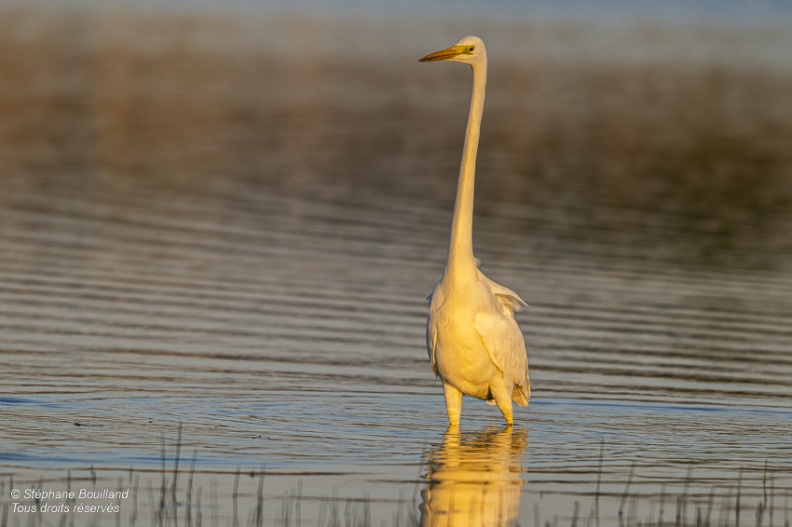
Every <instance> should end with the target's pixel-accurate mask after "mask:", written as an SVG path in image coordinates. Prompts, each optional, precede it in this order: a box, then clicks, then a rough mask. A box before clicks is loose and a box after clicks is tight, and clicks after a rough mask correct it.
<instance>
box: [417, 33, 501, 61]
mask: <svg viewBox="0 0 792 527" xmlns="http://www.w3.org/2000/svg"><path fill="white" fill-rule="evenodd" d="M436 60H451V61H454V62H462V63H464V64H470V65H471V66H473V65H475V64H479V63H481V62H484V61H486V60H487V51H486V48H485V47H484V41H483V40H481V39H480V38H478V37H474V36H472V35H471V36H469V37H465V38H462V39H460V40H459V41H458V42H457V43H456V44H454V45H453V46H451V47H450V48H446V49H441V50H440V51H435V52H434V53H430V54H428V55H427V56H425V57H424V58H422V59H421V60H420V61H419V62H433V61H436Z"/></svg>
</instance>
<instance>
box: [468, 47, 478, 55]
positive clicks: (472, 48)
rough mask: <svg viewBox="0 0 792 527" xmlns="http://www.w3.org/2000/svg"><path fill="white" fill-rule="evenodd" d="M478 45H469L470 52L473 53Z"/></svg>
mask: <svg viewBox="0 0 792 527" xmlns="http://www.w3.org/2000/svg"><path fill="white" fill-rule="evenodd" d="M474 49H476V46H468V53H472V52H473V50H474Z"/></svg>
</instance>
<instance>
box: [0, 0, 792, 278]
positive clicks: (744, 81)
mask: <svg viewBox="0 0 792 527" xmlns="http://www.w3.org/2000/svg"><path fill="white" fill-rule="evenodd" d="M458 22H459V21H455V23H446V24H442V23H437V21H427V20H412V19H410V18H409V17H405V18H404V19H403V20H398V21H396V22H393V23H388V22H386V21H384V20H366V19H363V20H351V21H350V20H345V19H344V18H343V17H341V16H339V17H337V18H333V17H329V18H327V19H322V18H320V17H318V16H314V17H311V16H308V15H306V16H300V15H297V14H291V15H289V14H285V13H275V14H273V15H271V16H265V15H262V14H256V15H255V16H244V13H242V14H240V13H236V14H233V13H232V14H228V13H225V14H224V13H219V12H200V11H199V12H198V13H190V12H187V11H179V10H171V11H164V12H163V11H159V10H145V9H139V10H134V9H131V8H122V7H118V6H116V7H114V8H107V9H99V8H97V9H88V8H85V9H79V8H72V9H67V8H52V7H50V8H39V9H35V8H32V7H31V8H27V7H15V8H5V9H2V10H0V71H2V78H0V112H2V118H0V171H1V173H2V178H3V180H4V184H5V185H9V184H10V182H11V181H12V180H16V181H17V183H18V184H24V185H30V184H35V183H34V182H32V181H30V178H31V174H35V173H37V172H38V173H42V171H41V169H44V168H55V167H57V172H59V173H61V174H63V175H64V177H68V173H69V172H87V173H90V174H92V176H91V178H90V182H91V184H93V182H94V181H101V182H104V183H105V184H112V182H113V181H114V180H117V179H119V178H120V179H124V178H127V179H128V178H135V180H137V181H138V182H141V181H145V182H146V184H153V185H156V184H159V183H161V184H168V185H174V184H178V185H185V186H194V185H202V184H204V183H205V182H206V181H207V180H214V181H219V180H229V181H236V180H245V179H246V178H248V179H255V180H257V181H262V180H263V181H264V182H265V183H266V184H268V185H273V186H274V187H283V186H285V187H289V188H293V189H303V190H304V191H306V192H309V191H310V189H311V188H312V185H313V184H314V183H315V182H316V181H317V180H321V181H322V182H323V183H329V185H327V186H328V187H331V188H332V187H337V188H338V189H339V192H344V190H343V189H349V188H355V189H357V191H359V192H362V191H363V190H368V191H372V192H379V193H384V192H388V191H389V189H390V190H398V191H399V192H400V193H401V192H404V193H406V194H407V195H412V196H417V197H419V198H418V199H426V200H437V201H438V202H442V204H443V205H444V206H447V205H448V204H449V203H450V200H451V199H452V197H453V192H452V191H450V189H451V190H452V189H453V185H454V177H455V170H456V163H457V158H458V151H459V148H460V146H459V145H460V138H461V135H462V134H461V131H462V128H463V126H464V118H465V115H466V100H467V97H468V96H469V92H468V87H467V84H468V81H467V77H466V75H467V72H466V71H464V68H453V67H448V68H446V67H439V68H431V71H429V69H428V68H427V66H426V65H419V64H418V63H417V57H419V56H420V55H421V54H422V53H424V52H425V51H426V50H429V49H434V48H435V47H437V46H442V45H444V44H445V43H446V41H447V39H448V38H456V37H455V36H453V37H452V36H450V35H455V33H454V31H458V29H457V27H459V26H463V24H459V23H458ZM469 25H470V26H472V27H475V28H477V29H478V30H480V32H481V33H482V34H483V35H484V36H485V37H487V36H489V37H490V41H491V44H490V48H491V49H490V54H491V66H490V84H489V89H488V100H487V109H486V113H485V121H484V130H483V136H482V145H481V154H480V174H481V177H480V178H479V182H478V190H479V193H478V195H477V199H478V202H477V207H478V208H477V213H479V214H481V215H495V214H496V213H495V212H494V209H495V208H501V209H503V208H504V207H508V206H509V204H520V206H523V207H533V208H534V210H535V211H536V215H537V216H538V217H542V216H546V217H548V218H557V217H558V216H559V215H560V214H562V215H563V216H565V217H566V218H567V219H566V220H565V223H566V224H567V226H568V228H569V232H567V233H562V234H563V235H568V236H576V235H577V233H576V228H575V226H576V225H577V224H579V223H583V224H585V225H586V227H587V229H586V236H587V237H591V236H603V237H606V238H608V239H603V240H597V241H599V242H603V241H604V242H611V243H610V245H611V246H612V247H613V250H614V251H616V250H618V248H617V247H616V246H617V245H625V244H628V245H631V249H630V250H636V249H637V250H640V251H643V252H644V253H645V255H646V257H647V258H659V259H661V260H662V259H663V258H669V257H670V258H672V259H673V260H675V261H676V262H677V263H679V264H681V265H687V264H691V265H696V264H701V263H704V264H714V265H718V266H724V267H729V268H734V269H744V268H762V269H775V270H778V269H777V268H778V267H779V266H781V267H786V265H787V263H786V262H787V259H777V258H774V257H773V255H774V254H778V253H779V252H782V253H788V252H789V251H790V250H792V246H791V245H790V244H792V241H791V240H792V236H790V234H792V233H791V232H790V229H791V228H792V227H790V225H791V224H790V212H789V211H790V204H791V203H792V202H791V201H790V200H791V198H792V183H791V181H792V148H790V145H792V102H791V98H790V97H789V94H790V93H792V59H790V58H789V57H790V50H792V43H791V42H790V41H792V37H790V35H789V32H787V31H784V30H783V28H781V27H778V28H773V27H770V28H768V27H763V26H758V27H754V26H747V27H739V26H734V27H718V26H712V27H707V26H706V25H702V24H698V25H696V24H690V25H684V24H677V25H674V24H666V25H657V26H655V25H652V24H651V23H649V22H634V23H632V24H630V25H627V26H626V27H622V26H619V25H618V24H613V26H612V27H609V26H607V25H600V26H597V25H585V24H584V23H583V22H580V23H575V22H571V21H566V22H564V21H556V22H548V21H538V22H536V23H531V22H523V23H517V22H511V23H507V22H501V23H500V24H498V23H495V22H492V21H490V22H478V23H471V24H469ZM488 33H489V35H488ZM46 172H47V174H48V175H47V176H46V178H47V179H51V178H52V175H51V174H49V172H50V171H49V170H47V171H46ZM164 173H167V174H168V177H167V178H163V177H161V175H162V174H164ZM34 179H35V176H34ZM83 181H89V180H86V179H84V180H83ZM38 183H39V184H46V183H45V182H43V181H39V182H38ZM549 223H553V226H552V227H551V226H550V225H549ZM591 226H594V227H597V226H599V227H601V228H599V229H597V228H594V229H588V227H591ZM538 227H539V228H541V227H542V222H541V221H540V222H539V223H538ZM534 228H537V225H534ZM547 228H554V229H557V228H559V226H558V222H556V221H552V222H548V225H547ZM658 237H659V238H661V239H663V240H664V242H665V243H664V244H663V247H664V250H667V249H668V248H669V247H671V248H673V249H674V251H673V254H670V255H667V254H656V253H655V251H654V250H653V247H652V245H653V244H652V241H651V240H657V239H658ZM611 238H612V239H611ZM582 242H585V240H582Z"/></svg>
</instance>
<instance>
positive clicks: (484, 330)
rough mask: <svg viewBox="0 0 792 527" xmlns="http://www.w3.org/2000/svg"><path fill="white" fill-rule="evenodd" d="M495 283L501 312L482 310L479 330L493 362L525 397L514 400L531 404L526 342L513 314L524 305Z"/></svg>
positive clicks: (515, 296)
mask: <svg viewBox="0 0 792 527" xmlns="http://www.w3.org/2000/svg"><path fill="white" fill-rule="evenodd" d="M487 280H489V279H487ZM489 282H490V283H491V284H492V292H493V293H494V294H495V296H496V298H497V299H498V302H499V304H500V305H501V307H502V311H500V312H498V311H490V312H485V311H480V312H479V313H477V314H476V317H475V320H474V322H475V326H476V331H477V332H478V334H479V337H481V342H482V343H483V344H484V348H485V349H486V350H487V354H488V355H489V358H490V360H491V361H492V363H493V364H494V365H495V367H496V368H498V369H499V370H500V371H501V373H502V374H503V378H504V380H506V381H507V382H511V383H513V384H514V385H515V386H516V387H517V389H518V390H519V392H520V394H521V395H522V397H515V402H517V403H518V404H523V405H525V404H528V398H529V397H530V393H531V392H530V381H529V380H528V355H527V354H526V351H525V339H524V338H523V334H522V331H520V327H519V326H518V325H517V321H516V320H515V319H514V311H515V310H519V309H521V307H522V305H525V302H524V301H523V300H522V299H521V298H520V297H519V296H518V295H517V293H515V292H514V291H512V290H511V289H508V288H506V287H503V286H501V285H499V284H496V283H495V282H493V281H492V280H489Z"/></svg>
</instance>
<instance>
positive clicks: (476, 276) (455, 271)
mask: <svg viewBox="0 0 792 527" xmlns="http://www.w3.org/2000/svg"><path fill="white" fill-rule="evenodd" d="M438 60H450V61H453V62H461V63H463V64H469V65H470V67H471V69H472V70H473V95H472V97H471V101H470V114H469V116H468V123H467V131H466V132H465V146H464V149H463V150H462V165H461V167H460V169H459V182H458V186H457V196H456V204H455V205H454V219H453V222H452V224H451V242H450V243H449V247H448V261H447V263H446V268H445V272H444V273H443V277H442V278H441V279H440V282H439V283H438V284H437V287H435V290H434V291H433V292H432V294H431V295H430V296H429V318H428V320H427V324H426V347H427V350H428V351H429V358H430V359H431V361H432V370H433V371H434V374H435V376H437V377H440V380H442V381H443V392H444V395H445V403H446V410H447V411H448V421H449V422H450V423H451V426H456V425H458V424H459V416H460V413H461V412H462V395H463V394H464V395H470V396H473V397H476V398H478V399H484V400H486V401H487V402H488V403H490V404H497V405H498V409H499V410H500V411H501V413H502V414H503V417H504V419H506V423H507V424H508V425H512V423H513V422H514V421H513V417H512V401H514V402H515V403H517V404H518V405H520V406H527V405H528V399H529V398H530V397H531V383H530V381H529V380H528V356H527V354H526V352H525V340H524V339H523V335H522V332H521V331H520V328H519V327H518V326H517V321H515V320H514V312H515V311H519V310H520V309H521V307H522V306H523V305H526V304H525V302H524V301H523V300H522V299H521V298H520V297H519V296H518V295H517V293H515V292H514V291H512V290H511V289H508V288H506V287H503V286H502V285H499V284H496V283H495V282H493V281H492V280H490V279H489V278H487V277H486V276H484V274H483V273H482V272H481V271H480V270H479V269H478V261H477V260H476V259H475V258H474V257H473V190H474V180H475V177H476V152H477V151H478V142H479V133H480V129H481V115H482V112H483V110H484V91H485V89H486V84H487V52H486V49H485V47H484V42H483V41H482V40H481V39H480V38H478V37H475V36H469V37H465V38H463V39H461V40H460V41H459V42H457V43H456V44H454V45H453V46H451V47H450V48H446V49H443V50H440V51H436V52H434V53H430V54H429V55H427V56H425V57H424V58H422V59H421V60H420V62H430V61H438Z"/></svg>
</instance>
